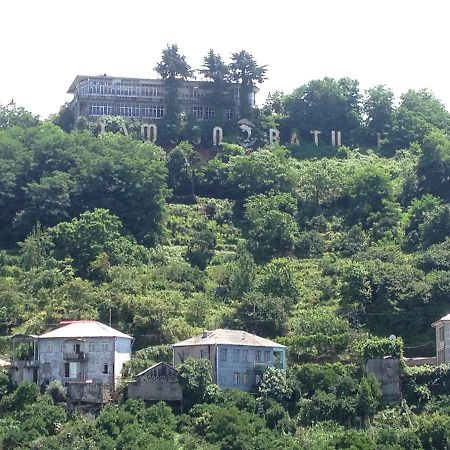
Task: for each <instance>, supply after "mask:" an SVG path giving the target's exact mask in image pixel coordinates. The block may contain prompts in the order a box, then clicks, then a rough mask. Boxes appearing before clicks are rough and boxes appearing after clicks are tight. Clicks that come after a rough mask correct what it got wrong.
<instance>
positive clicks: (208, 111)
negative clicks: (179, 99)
mask: <svg viewBox="0 0 450 450" xmlns="http://www.w3.org/2000/svg"><path fill="white" fill-rule="evenodd" d="M214 117H216V110H215V109H214V108H211V107H209V106H207V107H206V108H205V119H207V120H208V119H214Z"/></svg>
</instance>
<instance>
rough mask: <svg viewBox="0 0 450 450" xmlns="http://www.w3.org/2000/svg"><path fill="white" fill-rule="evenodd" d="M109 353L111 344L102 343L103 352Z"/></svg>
mask: <svg viewBox="0 0 450 450" xmlns="http://www.w3.org/2000/svg"><path fill="white" fill-rule="evenodd" d="M108 351H109V342H108V341H102V352H108Z"/></svg>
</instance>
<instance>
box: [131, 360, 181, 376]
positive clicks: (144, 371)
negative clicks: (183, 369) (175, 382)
mask: <svg viewBox="0 0 450 450" xmlns="http://www.w3.org/2000/svg"><path fill="white" fill-rule="evenodd" d="M158 366H166V367H168V368H169V369H170V370H173V371H174V372H178V370H177V369H175V367H173V366H171V365H170V364H167V363H165V362H159V363H156V364H153V366H150V367H147V368H146V369H144V370H143V371H142V372H140V373H138V374H137V375H136V377H135V378H137V377H140V376H142V375H144V374H145V373H147V372H148V371H150V370H152V369H154V368H155V367H158Z"/></svg>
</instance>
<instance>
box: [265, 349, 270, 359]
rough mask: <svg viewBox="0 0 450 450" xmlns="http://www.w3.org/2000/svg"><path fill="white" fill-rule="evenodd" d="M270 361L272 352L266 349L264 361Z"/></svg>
mask: <svg viewBox="0 0 450 450" xmlns="http://www.w3.org/2000/svg"><path fill="white" fill-rule="evenodd" d="M269 361H270V352H269V351H267V350H266V351H265V352H264V362H269Z"/></svg>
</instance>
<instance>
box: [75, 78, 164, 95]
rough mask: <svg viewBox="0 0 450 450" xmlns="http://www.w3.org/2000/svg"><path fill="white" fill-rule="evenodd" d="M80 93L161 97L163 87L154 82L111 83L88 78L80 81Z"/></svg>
mask: <svg viewBox="0 0 450 450" xmlns="http://www.w3.org/2000/svg"><path fill="white" fill-rule="evenodd" d="M78 92H79V93H80V94H81V95H117V96H120V97H163V96H164V88H163V87H162V86H159V85H156V84H143V85H140V84H139V83H136V82H133V81H122V82H115V83H113V84H112V83H111V82H109V81H101V80H89V81H88V82H84V83H80V84H79V86H78Z"/></svg>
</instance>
